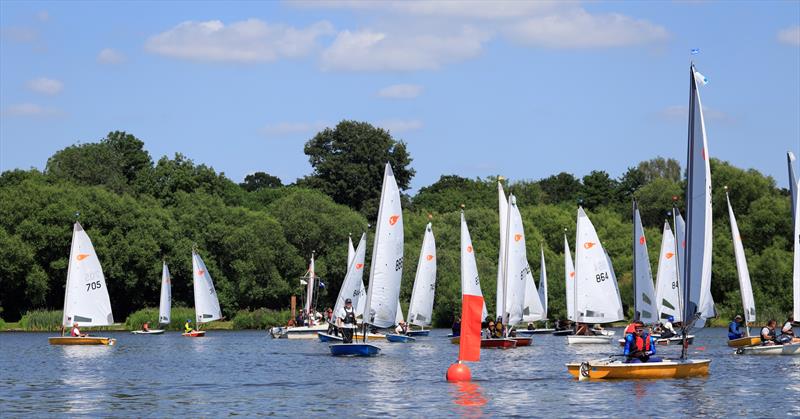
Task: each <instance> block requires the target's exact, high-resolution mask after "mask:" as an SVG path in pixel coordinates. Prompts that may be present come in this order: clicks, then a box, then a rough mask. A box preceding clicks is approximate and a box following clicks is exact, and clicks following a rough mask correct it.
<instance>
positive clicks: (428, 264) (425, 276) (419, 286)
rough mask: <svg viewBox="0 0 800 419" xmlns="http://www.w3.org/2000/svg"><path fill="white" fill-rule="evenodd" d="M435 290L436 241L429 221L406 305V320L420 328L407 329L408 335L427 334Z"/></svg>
mask: <svg viewBox="0 0 800 419" xmlns="http://www.w3.org/2000/svg"><path fill="white" fill-rule="evenodd" d="M435 292H436V241H435V239H434V237H433V230H432V229H431V223H428V225H426V226H425V236H424V237H423V239H422V249H421V250H420V253H419V261H418V262H417V274H416V275H415V277H414V289H413V290H412V291H411V303H410V304H409V306H408V322H409V323H410V325H411V326H419V327H420V328H421V329H420V330H409V331H408V336H428V334H429V333H430V331H429V330H425V326H430V325H431V318H432V317H433V298H434V294H435Z"/></svg>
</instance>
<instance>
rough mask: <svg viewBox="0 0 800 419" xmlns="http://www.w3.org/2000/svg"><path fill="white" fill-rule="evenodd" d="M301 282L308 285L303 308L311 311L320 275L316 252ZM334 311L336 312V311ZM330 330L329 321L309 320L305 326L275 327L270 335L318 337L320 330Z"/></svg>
mask: <svg viewBox="0 0 800 419" xmlns="http://www.w3.org/2000/svg"><path fill="white" fill-rule="evenodd" d="M300 284H302V285H305V286H306V293H305V294H306V298H305V303H304V304H305V305H304V307H303V310H304V312H305V313H311V312H312V311H313V308H314V289H315V288H316V287H317V285H318V284H319V277H318V276H317V275H316V270H315V262H314V252H312V253H311V261H310V262H309V265H308V270H306V273H305V274H304V275H303V277H302V278H300ZM334 313H336V312H335V311H334ZM327 331H328V323H327V322H326V321H322V322H321V323H320V324H313V323H312V322H311V321H309V325H307V326H304V325H300V326H291V327H288V326H287V327H273V328H272V329H270V331H269V333H270V336H272V337H273V338H277V339H316V338H317V333H318V332H326V333H327Z"/></svg>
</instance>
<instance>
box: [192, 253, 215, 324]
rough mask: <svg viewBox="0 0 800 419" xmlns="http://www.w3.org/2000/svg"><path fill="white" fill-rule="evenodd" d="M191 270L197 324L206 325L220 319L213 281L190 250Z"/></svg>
mask: <svg viewBox="0 0 800 419" xmlns="http://www.w3.org/2000/svg"><path fill="white" fill-rule="evenodd" d="M192 269H193V276H194V312H195V317H196V318H197V323H208V322H211V321H214V320H219V319H221V318H222V312H221V311H220V309H219V300H218V299H217V290H216V289H214V281H212V280H211V274H210V273H208V269H207V268H206V264H205V263H203V259H202V258H200V255H199V254H197V252H195V251H194V250H192Z"/></svg>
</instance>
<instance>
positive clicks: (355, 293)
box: [333, 233, 367, 313]
mask: <svg viewBox="0 0 800 419" xmlns="http://www.w3.org/2000/svg"><path fill="white" fill-rule="evenodd" d="M351 243H352V241H351ZM366 253H367V233H363V234H361V240H359V241H358V248H357V249H355V250H354V251H353V258H352V259H351V260H350V264H349V265H348V266H347V273H346V274H345V276H344V280H343V281H342V287H341V288H339V295H338V296H337V297H336V304H334V306H333V312H334V313H338V312H339V310H341V309H342V308H343V307H344V301H345V300H346V299H348V298H349V299H350V302H351V303H353V307H356V313H360V312H359V311H358V307H363V305H364V302H365V300H366V299H367V298H366V296H365V295H364V294H362V290H361V288H362V287H363V286H364V281H363V277H364V259H365V255H366Z"/></svg>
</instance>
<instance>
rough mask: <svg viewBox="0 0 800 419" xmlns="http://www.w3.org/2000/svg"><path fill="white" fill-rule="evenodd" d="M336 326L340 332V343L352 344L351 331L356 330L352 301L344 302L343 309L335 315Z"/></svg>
mask: <svg viewBox="0 0 800 419" xmlns="http://www.w3.org/2000/svg"><path fill="white" fill-rule="evenodd" d="M336 326H337V327H338V328H339V330H341V331H342V342H344V343H353V329H355V328H356V311H355V309H353V300H351V299H349V298H348V299H346V300H344V307H342V308H340V309H339V312H337V313H336Z"/></svg>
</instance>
